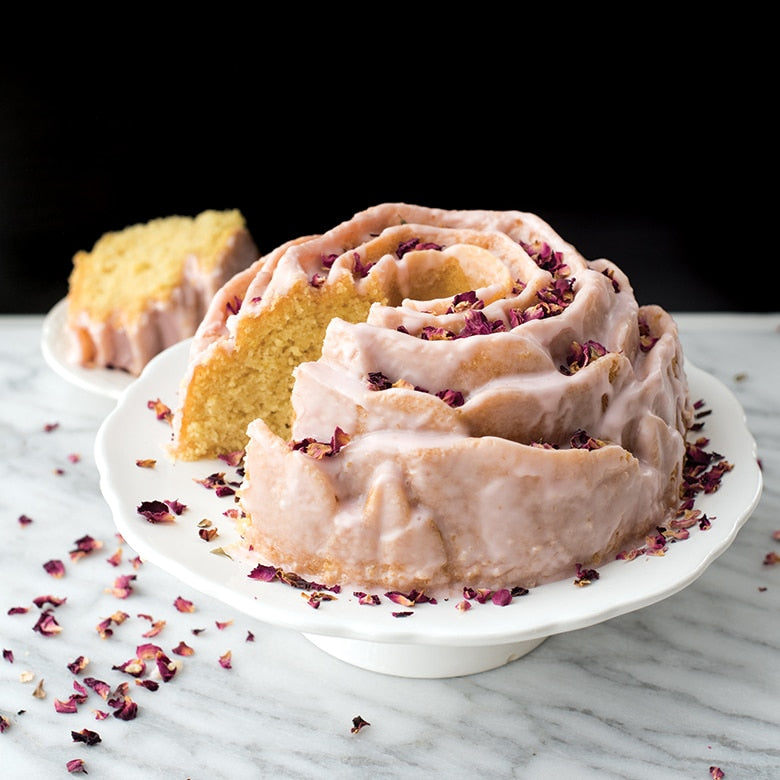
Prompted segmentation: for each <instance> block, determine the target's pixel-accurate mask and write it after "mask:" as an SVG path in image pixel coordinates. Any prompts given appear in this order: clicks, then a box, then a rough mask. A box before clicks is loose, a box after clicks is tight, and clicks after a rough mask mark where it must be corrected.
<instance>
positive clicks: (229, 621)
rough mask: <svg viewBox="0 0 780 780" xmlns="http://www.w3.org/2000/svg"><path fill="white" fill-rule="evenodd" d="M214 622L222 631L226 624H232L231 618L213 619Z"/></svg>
mask: <svg viewBox="0 0 780 780" xmlns="http://www.w3.org/2000/svg"><path fill="white" fill-rule="evenodd" d="M214 622H215V624H216V626H217V628H218V629H219V630H220V631H224V630H225V629H226V628H227V627H228V626H232V625H233V621H232V620H215V621H214Z"/></svg>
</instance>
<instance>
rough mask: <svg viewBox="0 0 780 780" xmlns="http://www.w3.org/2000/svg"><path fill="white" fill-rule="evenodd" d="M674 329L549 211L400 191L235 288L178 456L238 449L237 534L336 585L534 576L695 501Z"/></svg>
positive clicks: (186, 411)
mask: <svg viewBox="0 0 780 780" xmlns="http://www.w3.org/2000/svg"><path fill="white" fill-rule="evenodd" d="M690 420H691V406H690V400H689V397H688V388H687V381H686V376H685V372H684V366H683V356H682V350H681V346H680V342H679V339H678V335H677V329H676V326H675V324H674V322H673V320H672V318H671V317H670V316H669V315H668V314H667V313H666V312H665V311H664V310H663V309H661V308H659V307H657V306H645V307H639V305H638V304H637V301H636V299H635V296H634V293H633V290H632V288H631V286H630V283H629V280H628V279H627V278H626V276H625V274H624V273H623V272H622V271H621V270H620V269H619V268H618V267H617V266H616V265H614V264H613V263H611V262H609V261H607V260H604V259H600V260H595V261H592V262H588V261H587V260H586V259H585V258H584V257H582V255H581V254H579V252H577V250H576V249H575V248H574V247H573V246H571V245H570V244H568V243H567V242H565V241H564V240H563V239H562V238H561V237H560V236H559V235H558V234H557V233H556V232H555V231H554V230H553V229H552V228H551V227H550V226H549V225H548V224H546V223H545V222H544V221H543V220H541V219H540V218H538V217H536V216H535V215H533V214H528V213H523V212H516V211H508V212H495V211H447V210H440V209H430V208H424V207H420V206H413V205H408V204H399V203H393V204H383V205H380V206H377V207H375V208H371V209H368V210H366V211H364V212H361V213H359V214H356V215H355V216H354V217H353V218H352V219H350V220H349V221H347V222H344V223H342V224H341V225H338V226H337V227H335V228H333V229H332V230H330V231H328V232H327V233H324V234H322V235H319V236H312V237H306V238H302V239H299V240H297V241H294V242H290V243H288V244H286V245H284V246H282V247H279V248H278V249H277V250H275V251H274V252H272V253H271V254H270V255H268V256H266V257H265V258H261V260H259V261H258V262H257V263H256V264H255V266H253V267H252V268H251V269H249V270H248V271H245V272H244V273H243V274H239V275H238V276H237V277H235V278H234V279H233V280H232V281H231V282H230V283H228V284H227V285H226V286H225V287H224V288H223V289H222V290H221V291H220V293H219V294H218V295H217V297H216V298H215V299H214V301H213V303H212V307H211V310H210V313H209V315H207V317H206V319H205V320H204V321H203V323H202V324H201V328H200V330H199V332H198V334H197V336H196V338H195V340H194V342H193V347H192V353H191V363H190V367H189V369H188V372H187V375H186V376H185V378H184V379H183V381H182V385H181V397H180V404H179V408H178V409H177V411H176V414H175V419H174V442H173V451H174V453H175V454H177V455H178V456H179V457H183V458H199V457H213V456H215V455H218V454H222V453H225V452H229V451H235V450H243V449H245V460H244V465H245V479H244V484H243V485H242V487H241V490H240V505H241V508H242V510H243V513H244V515H245V517H244V519H243V524H242V534H243V538H244V541H245V543H246V545H247V546H248V547H249V548H251V549H252V551H253V553H254V554H255V555H257V556H258V559H259V560H262V561H265V562H266V563H267V564H268V565H272V566H277V567H280V568H283V569H285V570H290V571H294V572H296V573H298V574H299V575H301V576H304V577H310V578H312V579H314V580H315V581H319V582H331V583H333V582H338V583H351V584H354V585H355V586H358V587H360V588H363V589H366V588H372V587H382V588H389V589H394V590H399V589H400V590H409V589H418V590H426V591H428V592H430V591H435V590H438V591H442V590H458V589H460V588H462V587H464V586H473V587H489V588H497V587H511V586H513V585H521V586H524V587H531V586H535V585H537V584H540V583H544V582H549V581H551V580H555V579H559V578H562V577H567V576H571V575H573V574H574V572H575V567H576V566H577V565H578V564H579V565H587V566H593V565H598V564H600V563H602V562H605V561H606V560H609V559H611V558H612V557H614V554H615V553H616V552H618V551H619V550H620V549H623V548H625V547H628V546H630V545H633V544H635V543H637V542H638V541H639V540H641V539H643V537H644V535H645V534H646V533H647V532H648V531H650V530H651V529H654V528H655V527H656V526H658V525H662V524H663V523H664V521H665V520H666V519H668V518H670V517H671V515H672V514H673V513H674V511H675V510H676V508H677V506H678V504H679V495H680V484H681V479H682V466H683V458H684V454H685V434H686V431H687V429H688V426H689V424H690Z"/></svg>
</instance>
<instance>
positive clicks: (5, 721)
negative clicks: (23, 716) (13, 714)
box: [0, 715, 11, 734]
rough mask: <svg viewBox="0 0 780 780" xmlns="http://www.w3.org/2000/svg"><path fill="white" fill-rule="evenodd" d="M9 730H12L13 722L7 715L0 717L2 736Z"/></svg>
mask: <svg viewBox="0 0 780 780" xmlns="http://www.w3.org/2000/svg"><path fill="white" fill-rule="evenodd" d="M9 728H11V721H10V720H8V718H6V716H5V715H0V734H2V733H3V732H4V731H5V730H6V729H9Z"/></svg>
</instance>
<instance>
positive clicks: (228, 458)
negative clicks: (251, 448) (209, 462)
mask: <svg viewBox="0 0 780 780" xmlns="http://www.w3.org/2000/svg"><path fill="white" fill-rule="evenodd" d="M244 454H245V453H244V450H234V451H233V452H225V453H223V454H222V455H220V456H219V459H220V460H224V461H225V463H227V464H228V465H229V466H239V465H241V461H243V460H244Z"/></svg>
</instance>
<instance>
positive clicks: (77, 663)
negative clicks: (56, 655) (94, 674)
mask: <svg viewBox="0 0 780 780" xmlns="http://www.w3.org/2000/svg"><path fill="white" fill-rule="evenodd" d="M88 664H89V658H86V657H85V656H83V655H80V656H78V658H76V659H75V660H74V661H71V662H70V663H69V664H68V670H69V671H70V672H72V673H73V674H81V672H83V671H84V670H85V669H86V668H87V665H88Z"/></svg>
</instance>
